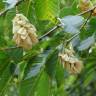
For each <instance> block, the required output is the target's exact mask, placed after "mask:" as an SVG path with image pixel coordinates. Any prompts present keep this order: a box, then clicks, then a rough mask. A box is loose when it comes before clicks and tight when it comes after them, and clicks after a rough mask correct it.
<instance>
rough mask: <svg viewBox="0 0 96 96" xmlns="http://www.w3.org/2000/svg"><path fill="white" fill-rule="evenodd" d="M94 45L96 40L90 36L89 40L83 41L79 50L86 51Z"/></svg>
mask: <svg viewBox="0 0 96 96" xmlns="http://www.w3.org/2000/svg"><path fill="white" fill-rule="evenodd" d="M94 43H95V38H94V36H90V37H88V38H87V39H85V40H83V41H82V42H81V43H80V46H79V47H78V50H79V51H83V50H86V49H88V48H89V47H90V46H92V45H93V44H94Z"/></svg>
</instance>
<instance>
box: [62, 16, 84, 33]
mask: <svg viewBox="0 0 96 96" xmlns="http://www.w3.org/2000/svg"><path fill="white" fill-rule="evenodd" d="M61 22H62V23H63V24H64V31H65V32H69V33H78V32H79V31H80V30H79V29H80V26H81V25H82V24H83V22H84V18H83V17H82V16H66V17H64V18H63V19H61Z"/></svg>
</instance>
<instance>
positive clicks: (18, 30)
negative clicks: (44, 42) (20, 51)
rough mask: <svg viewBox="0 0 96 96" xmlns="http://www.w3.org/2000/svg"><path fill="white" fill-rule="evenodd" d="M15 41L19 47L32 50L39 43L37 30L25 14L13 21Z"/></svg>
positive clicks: (17, 15)
mask: <svg viewBox="0 0 96 96" xmlns="http://www.w3.org/2000/svg"><path fill="white" fill-rule="evenodd" d="M13 34H14V36H13V40H14V41H15V42H16V44H17V46H19V47H23V48H24V49H31V48H32V45H34V44H36V43H37V42H38V39H37V35H36V28H35V26H34V25H32V24H31V23H30V22H29V20H28V19H27V18H26V17H25V16H24V15H23V14H16V16H15V17H14V19H13Z"/></svg>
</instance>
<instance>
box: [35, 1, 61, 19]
mask: <svg viewBox="0 0 96 96" xmlns="http://www.w3.org/2000/svg"><path fill="white" fill-rule="evenodd" d="M35 9H36V15H37V17H38V19H39V20H52V19H53V18H54V17H58V16H59V0H35Z"/></svg>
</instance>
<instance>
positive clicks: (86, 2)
mask: <svg viewBox="0 0 96 96" xmlns="http://www.w3.org/2000/svg"><path fill="white" fill-rule="evenodd" d="M91 7H92V3H91V2H90V0H80V1H79V8H80V10H81V11H86V10H88V9H90V8H91Z"/></svg>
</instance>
